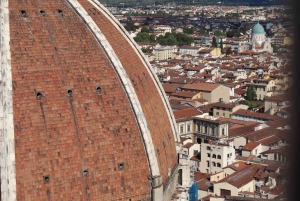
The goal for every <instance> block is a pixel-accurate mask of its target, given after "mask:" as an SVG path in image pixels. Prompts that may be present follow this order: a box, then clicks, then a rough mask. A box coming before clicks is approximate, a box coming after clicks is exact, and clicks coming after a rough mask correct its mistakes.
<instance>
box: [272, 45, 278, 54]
mask: <svg viewBox="0 0 300 201" xmlns="http://www.w3.org/2000/svg"><path fill="white" fill-rule="evenodd" d="M271 47H272V48H273V52H274V53H276V52H277V51H278V50H279V47H278V46H277V45H276V44H274V43H271Z"/></svg>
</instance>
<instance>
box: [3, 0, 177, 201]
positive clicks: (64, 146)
mask: <svg viewBox="0 0 300 201" xmlns="http://www.w3.org/2000/svg"><path fill="white" fill-rule="evenodd" d="M0 7H1V10H2V11H1V13H0V15H1V18H0V19H1V23H3V24H4V26H3V27H1V31H0V32H1V35H4V40H3V41H1V42H2V44H1V52H2V54H3V56H2V57H1V63H2V64H3V65H2V66H1V68H2V85H1V87H2V94H1V97H2V98H3V103H4V104H3V105H1V112H0V113H1V115H2V118H1V119H2V121H3V122H2V124H3V125H1V127H0V129H1V132H2V135H3V136H1V137H2V138H1V141H0V143H1V148H2V150H4V151H3V153H4V154H2V155H1V161H2V164H1V170H5V171H1V179H2V182H1V183H2V184H1V196H2V199H4V200H15V199H14V196H15V198H16V200H44V199H48V200H89V201H92V200H129V199H131V200H132V201H133V200H143V199H149V198H150V197H151V193H150V192H151V190H152V189H153V188H154V187H159V186H162V188H163V191H166V190H167V189H168V188H167V187H168V185H169V183H170V181H171V180H172V178H171V177H172V176H173V175H174V173H175V172H176V168H177V167H178V161H177V152H176V147H175V142H177V141H178V135H177V133H176V129H175V120H174V116H173V114H172V110H171V108H170V106H169V103H168V101H167V98H166V96H165V94H164V92H163V90H162V87H161V85H160V83H159V81H158V79H157V78H156V76H155V74H154V73H153V71H152V69H151V66H150V65H149V63H148V62H147V61H146V60H145V58H144V56H143V54H142V53H141V51H140V50H139V48H138V47H137V46H136V44H135V42H133V40H132V39H131V38H130V37H129V35H128V34H127V32H126V31H125V29H124V28H123V27H122V26H121V25H120V24H119V23H118V22H117V20H116V19H115V18H114V17H113V16H112V15H111V14H110V13H109V11H107V10H106V9H105V8H104V7H103V6H102V5H100V4H99V2H98V1H97V0H78V1H75V0H52V1H45V0H27V1H17V0H9V1H8V0H6V1H1V3H0ZM3 83H5V84H3ZM4 147H6V148H5V149H4ZM149 177H150V178H161V179H160V180H159V182H158V183H155V184H157V186H154V185H155V184H154V183H153V182H152V184H151V185H150V184H149ZM8 180H9V182H7V181H8Z"/></svg>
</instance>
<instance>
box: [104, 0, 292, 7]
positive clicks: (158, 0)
mask: <svg viewBox="0 0 300 201" xmlns="http://www.w3.org/2000/svg"><path fill="white" fill-rule="evenodd" d="M99 1H100V2H101V3H102V4H108V5H110V6H118V7H123V6H124V7H127V6H134V5H154V4H156V5H158V4H160V5H162V4H164V5H167V4H168V3H173V2H174V3H176V4H185V5H222V4H223V5H249V6H268V5H284V4H285V5H286V4H290V3H291V1H292V0H99ZM123 3H124V4H123Z"/></svg>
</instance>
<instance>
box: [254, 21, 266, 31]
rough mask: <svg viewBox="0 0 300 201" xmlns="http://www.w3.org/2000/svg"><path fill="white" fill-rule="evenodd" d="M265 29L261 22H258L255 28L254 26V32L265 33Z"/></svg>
mask: <svg viewBox="0 0 300 201" xmlns="http://www.w3.org/2000/svg"><path fill="white" fill-rule="evenodd" d="M264 33H265V29H264V27H263V26H261V25H260V24H259V23H257V24H256V25H255V26H254V27H253V28H252V34H264Z"/></svg>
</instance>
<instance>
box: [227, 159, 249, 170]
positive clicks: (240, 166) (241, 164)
mask: <svg viewBox="0 0 300 201" xmlns="http://www.w3.org/2000/svg"><path fill="white" fill-rule="evenodd" d="M245 166H247V164H246V163H245V162H242V161H237V162H234V163H232V164H230V165H228V166H226V167H224V168H223V169H225V168H231V169H233V170H235V171H238V170H241V169H243V168H244V167H245Z"/></svg>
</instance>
